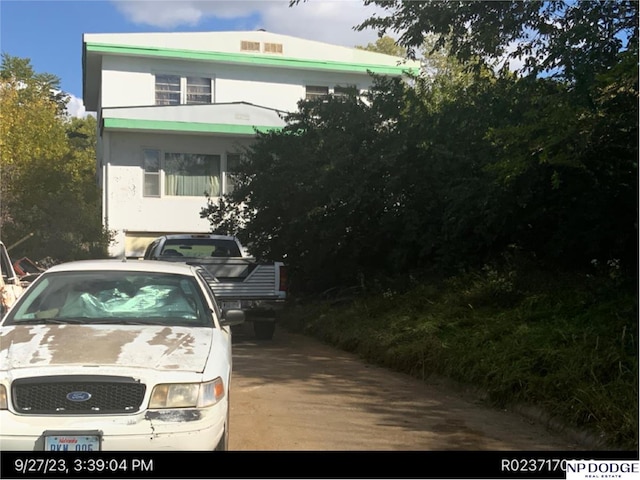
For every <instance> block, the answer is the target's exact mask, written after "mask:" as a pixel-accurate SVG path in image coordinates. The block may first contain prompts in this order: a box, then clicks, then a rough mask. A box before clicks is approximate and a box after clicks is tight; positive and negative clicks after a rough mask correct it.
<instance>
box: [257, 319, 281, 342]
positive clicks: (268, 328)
mask: <svg viewBox="0 0 640 480" xmlns="http://www.w3.org/2000/svg"><path fill="white" fill-rule="evenodd" d="M275 330H276V322H275V321H273V320H271V321H269V320H266V321H254V322H253V332H254V333H255V335H256V338H257V339H258V340H271V339H273V333H274V332H275Z"/></svg>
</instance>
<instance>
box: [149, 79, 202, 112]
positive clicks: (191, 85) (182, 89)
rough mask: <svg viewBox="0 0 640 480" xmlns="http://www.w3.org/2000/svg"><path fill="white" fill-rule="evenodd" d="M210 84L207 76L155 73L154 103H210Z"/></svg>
mask: <svg viewBox="0 0 640 480" xmlns="http://www.w3.org/2000/svg"><path fill="white" fill-rule="evenodd" d="M212 84H213V79H211V78H209V77H181V76H179V75H156V87H155V88H156V105H181V104H207V103H212V102H213V89H212Z"/></svg>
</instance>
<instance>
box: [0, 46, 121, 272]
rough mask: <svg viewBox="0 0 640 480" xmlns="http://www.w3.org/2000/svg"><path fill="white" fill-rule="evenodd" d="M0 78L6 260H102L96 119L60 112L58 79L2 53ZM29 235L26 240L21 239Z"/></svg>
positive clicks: (105, 235)
mask: <svg viewBox="0 0 640 480" xmlns="http://www.w3.org/2000/svg"><path fill="white" fill-rule="evenodd" d="M0 78H1V79H2V88H1V89H0V101H1V107H2V108H0V116H1V117H0V119H1V120H2V121H0V146H1V147H2V148H1V149H0V160H1V164H0V167H1V168H2V177H1V182H0V187H1V192H0V195H1V198H2V203H1V204H0V214H1V221H2V238H3V241H5V242H6V243H7V244H8V245H11V244H12V243H14V242H17V241H19V240H20V239H22V238H28V240H27V241H24V242H22V243H20V244H19V245H17V246H16V248H15V250H12V251H11V255H12V257H16V258H20V257H22V256H27V257H29V258H32V259H33V260H41V259H44V258H46V257H50V258H52V259H54V260H57V261H66V260H73V259H80V258H95V257H103V256H106V247H107V245H108V243H109V234H108V232H105V231H104V229H103V227H102V222H101V197H100V191H99V189H98V187H97V183H96V180H95V168H96V167H95V145H96V132H97V125H96V120H95V119H94V118H93V117H88V118H85V119H69V118H67V117H66V116H63V115H61V113H60V103H59V102H61V101H64V102H66V100H64V99H65V98H66V96H65V95H64V94H60V93H55V92H52V90H51V89H52V88H56V87H57V85H58V80H57V79H56V78H55V77H54V76H52V75H48V74H36V73H34V72H33V70H32V68H31V66H30V63H29V61H28V60H26V59H17V58H15V57H11V56H8V55H3V65H2V71H1V75H0ZM30 234H33V235H32V236H31V237H27V236H28V235H30Z"/></svg>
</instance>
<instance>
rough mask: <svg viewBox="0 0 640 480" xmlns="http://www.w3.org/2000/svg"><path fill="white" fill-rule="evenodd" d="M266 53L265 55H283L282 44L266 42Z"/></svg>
mask: <svg viewBox="0 0 640 480" xmlns="http://www.w3.org/2000/svg"><path fill="white" fill-rule="evenodd" d="M264 52H265V53H282V44H281V43H267V42H265V44H264Z"/></svg>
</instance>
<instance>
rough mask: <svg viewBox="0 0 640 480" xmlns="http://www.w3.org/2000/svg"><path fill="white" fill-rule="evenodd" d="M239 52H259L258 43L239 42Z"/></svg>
mask: <svg viewBox="0 0 640 480" xmlns="http://www.w3.org/2000/svg"><path fill="white" fill-rule="evenodd" d="M240 50H241V51H243V52H259V51H260V42H250V41H248V40H242V41H241V42H240Z"/></svg>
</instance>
